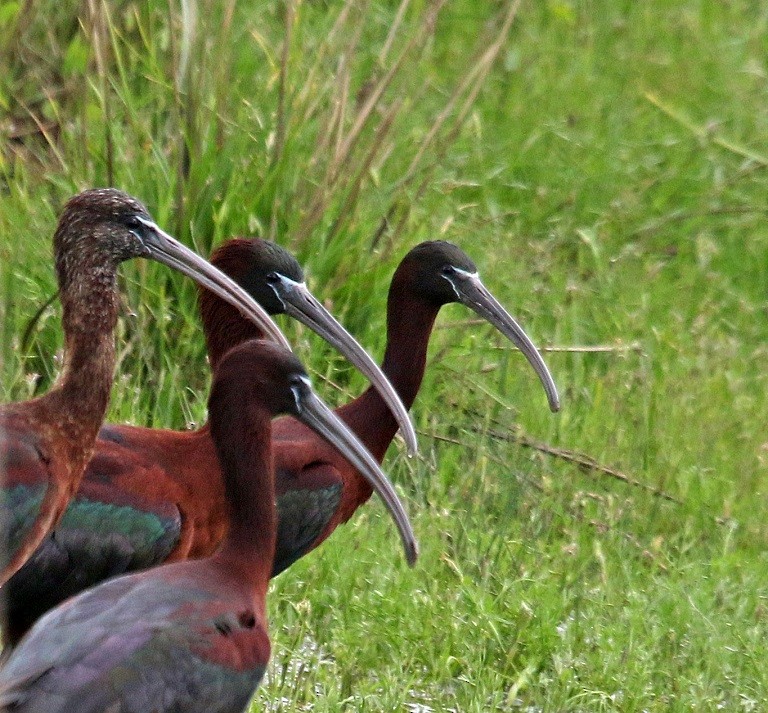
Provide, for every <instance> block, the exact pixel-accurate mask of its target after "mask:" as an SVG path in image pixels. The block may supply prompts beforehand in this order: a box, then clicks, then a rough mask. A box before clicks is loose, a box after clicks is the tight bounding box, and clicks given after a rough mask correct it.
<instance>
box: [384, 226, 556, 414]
mask: <svg viewBox="0 0 768 713" xmlns="http://www.w3.org/2000/svg"><path fill="white" fill-rule="evenodd" d="M403 281H405V284H406V285H407V287H406V289H408V290H410V291H412V292H413V294H415V295H418V296H419V298H420V299H423V300H426V301H427V302H431V303H432V304H434V305H435V306H436V307H438V308H439V307H440V306H441V305H444V304H448V303H450V302H460V303H461V304H463V305H466V306H467V307H469V308H470V309H471V310H473V311H474V312H475V313H477V314H478V315H479V316H480V317H482V318H483V319H485V320H487V321H488V322H490V323H491V324H492V325H493V326H494V327H496V329H498V330H499V331H500V332H501V333H502V334H503V335H504V336H505V337H507V339H509V340H510V341H511V342H512V343H513V344H515V346H517V348H518V349H520V351H521V352H522V353H523V354H524V356H525V358H526V359H528V362H529V363H530V364H531V366H532V367H533V369H534V371H535V372H536V374H538V376H539V379H540V380H541V383H542V385H543V386H544V391H545V392H546V394H547V401H548V402H549V408H550V409H551V410H552V411H558V410H559V409H560V398H559V396H558V394H557V387H556V386H555V382H554V381H553V379H552V376H551V374H550V373H549V369H547V366H546V364H545V363H544V360H543V359H542V357H541V354H539V351H538V350H537V349H536V347H535V346H534V344H533V342H532V341H531V340H530V338H529V337H528V335H527V334H526V333H525V332H524V331H523V328H522V327H521V326H520V325H519V324H518V323H517V322H516V321H515V320H514V319H513V318H512V316H511V315H510V314H509V313H508V312H507V311H506V310H505V309H504V308H503V307H502V306H501V304H500V303H499V302H498V300H497V299H496V298H495V297H494V296H493V295H492V294H491V293H490V292H489V291H488V289H487V288H486V287H485V285H483V283H482V281H481V280H480V276H479V275H478V273H477V267H476V266H475V263H474V262H472V260H470V259H469V257H467V255H466V254H465V253H464V252H463V251H462V250H461V249H460V248H458V247H457V246H456V245H453V244H451V243H447V242H445V241H442V240H436V241H431V242H426V243H421V244H420V245H417V246H416V247H415V248H413V250H411V251H410V252H409V253H408V254H407V255H406V256H405V257H404V258H403V261H402V262H401V263H400V266H399V267H398V268H397V272H396V273H395V279H394V280H393V289H403V287H402V286H401V285H402V282H403Z"/></svg>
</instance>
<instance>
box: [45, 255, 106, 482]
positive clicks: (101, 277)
mask: <svg viewBox="0 0 768 713" xmlns="http://www.w3.org/2000/svg"><path fill="white" fill-rule="evenodd" d="M73 273H74V274H71V275H68V276H67V279H66V280H64V281H62V286H61V302H62V308H63V310H62V324H63V327H64V333H65V346H64V368H63V371H62V373H61V375H60V377H59V378H58V380H57V381H56V383H55V384H54V386H53V387H52V389H51V390H50V391H49V392H48V393H47V394H46V395H45V396H43V397H42V398H41V399H40V403H41V405H42V406H43V408H45V409H46V410H48V411H49V413H51V415H52V416H55V418H56V419H57V422H56V423H57V427H58V428H60V429H62V430H63V431H64V433H65V436H66V437H67V438H66V440H67V441H68V442H69V443H70V444H71V447H72V448H73V450H75V451H80V452H82V456H83V457H84V458H86V459H87V457H89V456H90V449H91V448H92V446H93V442H94V441H95V439H96V434H97V433H98V430H99V428H100V427H101V424H102V421H103V420H104V414H105V413H106V410H107V405H108V404H109V394H110V391H111V389H112V380H113V378H114V369H115V342H114V329H115V325H116V323H117V292H116V288H117V285H116V282H117V277H116V271H115V268H114V267H112V268H109V269H107V268H103V267H101V269H98V270H88V269H76V270H73ZM83 295H86V296H87V299H83V297H82V296H83ZM82 465H83V467H85V463H83V464H82Z"/></svg>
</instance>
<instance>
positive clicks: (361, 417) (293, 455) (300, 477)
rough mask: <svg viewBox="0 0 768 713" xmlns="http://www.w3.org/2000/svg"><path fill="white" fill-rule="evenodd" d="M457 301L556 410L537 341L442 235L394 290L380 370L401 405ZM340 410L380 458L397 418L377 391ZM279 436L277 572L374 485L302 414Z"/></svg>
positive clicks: (418, 253)
mask: <svg viewBox="0 0 768 713" xmlns="http://www.w3.org/2000/svg"><path fill="white" fill-rule="evenodd" d="M452 302H459V303H461V304H463V305H466V306H467V307H469V308H470V309H472V310H473V311H474V312H476V313H477V314H478V315H479V316H480V317H482V318H483V319H485V320H487V321H488V322H490V323H491V324H492V325H493V326H494V327H496V329H498V330H499V331H500V332H501V333H502V334H503V335H504V336H505V337H507V338H508V339H509V340H510V341H511V342H512V343H513V344H515V345H516V346H517V347H518V348H519V349H520V351H521V352H522V353H523V355H524V356H525V357H526V359H527V360H528V362H529V363H530V364H531V366H532V367H533V369H534V371H535V372H536V374H537V375H538V376H539V379H540V380H541V383H542V384H543V386H544V391H545V393H546V396H547V401H548V403H549V407H550V409H551V410H552V411H553V412H555V411H558V410H559V409H560V399H559V397H558V394H557V387H556V386H555V383H554V381H553V379H552V376H551V375H550V373H549V370H548V369H547V366H546V364H545V363H544V360H543V359H542V358H541V355H540V354H539V352H538V351H537V349H536V347H535V346H534V345H533V342H531V340H530V339H529V338H528V336H527V335H526V333H525V332H524V331H523V329H522V327H521V326H520V325H519V324H518V323H517V322H516V321H515V320H514V319H513V318H512V317H511V316H510V315H509V314H508V313H507V311H506V310H505V309H504V308H503V307H502V306H501V304H499V302H498V301H497V300H496V298H495V297H493V295H492V294H491V293H490V292H489V291H488V290H487V289H486V287H485V286H484V285H483V283H482V282H481V280H480V277H479V275H478V272H477V268H476V267H475V264H474V263H473V262H472V260H471V259H470V258H469V257H468V256H467V255H466V254H465V253H464V252H463V251H462V250H461V249H460V248H458V247H457V246H456V245H453V244H452V243H448V242H444V241H430V242H424V243H421V244H419V245H417V246H416V247H415V248H413V249H412V250H411V251H410V252H409V253H408V254H407V255H406V256H405V257H404V258H403V260H402V261H401V263H400V265H399V266H398V268H397V270H396V271H395V274H394V276H393V277H392V283H391V285H390V288H389V297H388V302H387V346H386V350H385V353H384V363H383V364H382V370H383V371H384V373H385V374H386V375H387V377H388V378H389V380H390V381H391V383H392V384H393V385H394V387H395V388H396V389H397V392H398V394H400V398H401V399H402V401H403V403H404V404H405V405H406V406H407V407H408V408H410V407H411V406H412V405H413V402H414V401H415V399H416V395H417V394H418V392H419V388H420V386H421V381H422V379H423V377H424V369H425V366H426V362H427V346H428V343H429V337H430V335H431V333H432V327H433V325H434V322H435V319H436V317H437V314H438V312H439V311H440V308H441V307H442V306H443V305H445V304H449V303H452ZM336 413H337V415H338V416H339V418H341V420H342V421H344V422H345V423H346V424H347V425H348V426H349V427H350V429H351V430H352V431H353V432H354V433H355V434H356V435H357V436H358V438H360V440H361V441H362V442H363V443H364V444H365V446H366V448H368V449H369V450H370V451H371V453H372V454H373V455H374V457H375V458H376V459H377V460H378V461H379V462H381V461H382V459H383V458H384V454H385V453H386V451H387V448H388V446H389V444H390V443H391V441H392V438H393V437H394V435H395V431H396V424H395V423H394V421H393V420H392V418H391V417H390V415H389V414H388V413H387V411H386V408H384V405H383V403H382V401H381V399H380V398H379V397H378V396H377V394H376V393H375V392H374V391H372V390H371V389H368V390H367V391H366V392H365V393H363V394H362V395H361V396H359V397H358V398H356V399H355V400H353V401H351V402H350V403H348V404H345V405H344V406H341V407H340V408H338V409H337V410H336ZM273 438H274V439H275V444H274V449H275V459H276V460H275V463H276V470H275V473H276V492H277V494H278V510H279V515H280V517H279V528H278V536H277V548H276V553H275V567H274V574H278V573H280V572H281V571H282V570H283V569H285V568H286V567H288V566H290V565H291V564H292V563H293V562H295V561H296V560H297V559H299V558H300V557H302V556H303V555H305V554H307V553H308V552H309V551H311V550H312V549H314V548H315V547H317V546H318V545H319V544H320V543H321V542H323V540H325V539H326V538H327V537H328V536H329V535H330V534H331V533H332V532H333V531H334V530H335V529H336V527H338V525H340V524H342V523H344V522H346V521H347V520H348V519H349V518H350V517H351V516H352V514H353V513H354V512H355V510H357V508H358V507H360V505H362V504H363V503H364V502H365V501H366V500H367V499H368V498H369V497H370V495H371V489H370V487H369V486H368V485H367V484H366V483H365V482H364V481H363V480H362V479H361V478H360V476H359V475H358V474H357V473H356V472H355V471H354V469H352V468H350V467H349V466H348V465H347V464H346V463H344V462H342V461H340V460H339V459H338V458H337V457H336V456H335V455H334V454H333V453H331V452H330V451H329V450H328V449H327V448H325V446H324V444H322V443H321V442H319V441H318V440H317V439H316V438H314V436H313V435H312V434H311V433H310V432H309V431H307V430H306V429H305V428H304V427H303V426H302V425H301V424H300V423H298V422H297V421H296V420H294V419H290V418H281V419H278V420H277V421H276V422H275V424H274V426H273Z"/></svg>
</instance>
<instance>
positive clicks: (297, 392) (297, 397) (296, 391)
mask: <svg viewBox="0 0 768 713" xmlns="http://www.w3.org/2000/svg"><path fill="white" fill-rule="evenodd" d="M297 378H298V380H299V381H301V383H302V384H304V386H306V387H307V389H308V390H309V391H312V382H311V381H310V380H309V377H307V376H299V377H297ZM291 393H292V394H293V401H294V403H295V404H296V411H297V412H298V413H301V411H302V407H301V404H302V397H301V389H300V388H299V387H298V386H297V385H293V386H291Z"/></svg>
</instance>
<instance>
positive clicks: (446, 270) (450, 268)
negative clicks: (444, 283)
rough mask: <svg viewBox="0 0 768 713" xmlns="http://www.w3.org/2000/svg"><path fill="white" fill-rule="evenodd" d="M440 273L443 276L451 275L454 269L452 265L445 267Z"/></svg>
mask: <svg viewBox="0 0 768 713" xmlns="http://www.w3.org/2000/svg"><path fill="white" fill-rule="evenodd" d="M440 272H442V273H443V275H453V274H454V273H455V272H456V268H455V267H454V266H453V265H446V266H445V267H443V269H442V270H440Z"/></svg>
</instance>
